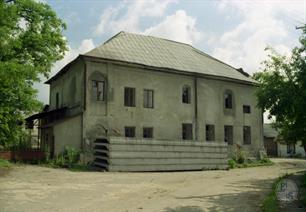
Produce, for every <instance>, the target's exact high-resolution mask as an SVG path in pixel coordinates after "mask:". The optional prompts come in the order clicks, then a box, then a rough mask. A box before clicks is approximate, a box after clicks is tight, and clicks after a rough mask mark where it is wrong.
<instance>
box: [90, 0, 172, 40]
mask: <svg viewBox="0 0 306 212" xmlns="http://www.w3.org/2000/svg"><path fill="white" fill-rule="evenodd" d="M171 2H174V0H146V1H136V0H134V1H124V2H121V3H120V4H119V5H118V6H117V7H109V8H107V9H105V10H104V11H103V13H102V15H101V16H100V22H99V24H98V25H97V26H96V28H95V30H94V34H95V35H101V34H104V33H106V32H110V33H112V34H114V33H117V32H119V31H122V30H126V31H129V32H140V29H139V24H140V20H141V18H142V17H162V16H163V15H164V12H165V10H166V8H167V6H168V5H169V3H171Z"/></svg>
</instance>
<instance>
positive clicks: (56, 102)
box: [55, 92, 59, 109]
mask: <svg viewBox="0 0 306 212" xmlns="http://www.w3.org/2000/svg"><path fill="white" fill-rule="evenodd" d="M55 107H56V109H58V108H59V93H58V92H57V93H56V96H55Z"/></svg>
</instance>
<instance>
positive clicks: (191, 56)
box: [47, 32, 257, 84]
mask: <svg viewBox="0 0 306 212" xmlns="http://www.w3.org/2000/svg"><path fill="white" fill-rule="evenodd" d="M84 56H89V57H97V58H103V59H109V60H115V61H122V62H128V63H134V64H141V65H145V66H149V67H155V68H165V69H174V70H177V71H182V72H189V73H199V74H204V75H209V76H214V77H223V78H229V79H234V80H239V81H243V82H245V83H249V84H257V82H256V81H255V80H253V79H251V78H250V77H248V74H247V73H246V72H244V71H243V70H242V69H235V68H234V67H232V66H230V65H228V64H226V63H224V62H222V61H220V60H217V59H215V58H213V57H212V56H210V55H208V54H205V53H203V52H202V51H200V50H198V49H196V48H194V47H192V46H191V45H189V44H185V43H180V42H176V41H171V40H167V39H162V38H157V37H153V36H147V35H140V34H133V33H127V32H120V33H118V34H116V35H115V36H113V37H112V38H110V39H109V40H108V41H106V42H105V43H103V44H102V45H100V46H98V47H97V48H95V49H93V50H91V51H89V52H87V53H85V54H84ZM55 78H57V75H56V76H54V77H52V78H51V79H50V80H48V81H47V83H49V82H51V81H52V80H53V79H55Z"/></svg>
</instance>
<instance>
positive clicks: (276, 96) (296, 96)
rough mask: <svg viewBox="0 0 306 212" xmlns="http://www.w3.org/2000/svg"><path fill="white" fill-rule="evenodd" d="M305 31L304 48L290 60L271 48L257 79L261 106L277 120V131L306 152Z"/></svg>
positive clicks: (295, 51)
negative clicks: (300, 144) (299, 142)
mask: <svg viewBox="0 0 306 212" xmlns="http://www.w3.org/2000/svg"><path fill="white" fill-rule="evenodd" d="M301 29H302V35H301V37H300V39H299V41H300V46H298V47H295V48H294V49H293V50H292V52H291V55H290V56H284V55H280V54H278V53H277V52H276V51H275V50H273V49H271V48H269V49H268V50H269V52H270V54H269V59H268V60H266V61H264V63H263V64H264V66H265V68H264V70H263V72H258V73H256V74H254V78H255V79H256V80H258V81H259V82H260V85H259V88H258V91H257V97H258V106H259V107H261V108H263V109H264V110H269V111H270V114H271V115H272V116H275V118H276V119H275V123H274V127H275V128H276V129H278V130H279V132H280V135H281V136H282V137H283V139H284V140H285V141H287V142H293V143H296V142H297V141H302V144H303V147H304V150H305V152H306V25H304V26H303V27H301ZM270 118H271V116H270Z"/></svg>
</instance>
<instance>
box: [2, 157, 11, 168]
mask: <svg viewBox="0 0 306 212" xmlns="http://www.w3.org/2000/svg"><path fill="white" fill-rule="evenodd" d="M11 166H12V164H11V163H10V162H9V161H8V160H4V159H0V168H10V167H11Z"/></svg>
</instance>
